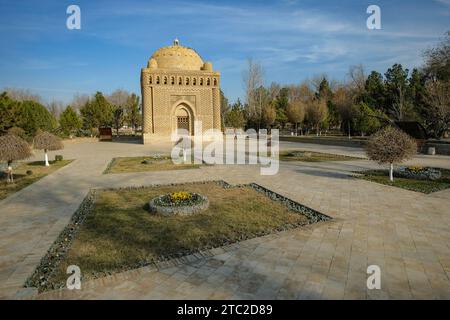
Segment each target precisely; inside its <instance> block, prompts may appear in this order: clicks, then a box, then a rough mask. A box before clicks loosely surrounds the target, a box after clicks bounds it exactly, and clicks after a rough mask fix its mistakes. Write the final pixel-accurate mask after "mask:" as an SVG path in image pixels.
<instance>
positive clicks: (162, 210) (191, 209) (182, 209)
mask: <svg viewBox="0 0 450 320" xmlns="http://www.w3.org/2000/svg"><path fill="white" fill-rule="evenodd" d="M194 194H195V195H196V196H198V197H200V198H201V201H200V202H199V203H197V204H193V205H185V206H183V205H160V204H158V202H160V200H161V198H163V197H166V196H167V195H166V194H165V195H162V196H159V197H156V198H153V199H152V200H151V201H150V202H149V203H148V207H149V211H150V212H152V213H159V214H161V215H163V216H171V215H182V216H188V215H191V214H194V213H197V212H199V211H203V210H205V209H208V207H209V200H208V198H207V197H205V196H203V195H200V194H198V193H194Z"/></svg>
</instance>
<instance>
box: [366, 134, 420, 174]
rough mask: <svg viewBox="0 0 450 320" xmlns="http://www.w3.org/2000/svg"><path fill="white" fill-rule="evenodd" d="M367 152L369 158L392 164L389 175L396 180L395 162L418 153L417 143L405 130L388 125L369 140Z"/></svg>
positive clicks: (380, 162)
mask: <svg viewBox="0 0 450 320" xmlns="http://www.w3.org/2000/svg"><path fill="white" fill-rule="evenodd" d="M366 152H367V156H368V157H369V159H371V160H374V161H377V162H378V163H379V164H386V163H388V164H389V165H390V170H389V177H390V180H391V181H394V163H400V162H403V161H405V160H407V159H410V158H411V157H412V156H414V155H415V154H416V153H417V143H416V141H415V140H414V139H413V138H411V137H410V136H409V135H407V134H406V133H404V132H403V131H401V130H399V129H397V128H394V127H392V126H387V127H385V128H384V129H382V130H380V131H378V132H377V133H376V134H375V135H373V137H372V138H371V139H370V140H369V141H368V143H367V146H366Z"/></svg>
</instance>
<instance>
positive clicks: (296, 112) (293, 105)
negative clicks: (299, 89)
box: [286, 98, 306, 135]
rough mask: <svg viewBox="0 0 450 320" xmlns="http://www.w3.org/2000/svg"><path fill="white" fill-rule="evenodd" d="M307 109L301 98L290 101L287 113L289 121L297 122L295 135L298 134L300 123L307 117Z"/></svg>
mask: <svg viewBox="0 0 450 320" xmlns="http://www.w3.org/2000/svg"><path fill="white" fill-rule="evenodd" d="M305 109H306V107H305V104H304V103H303V102H302V101H301V100H300V98H297V99H296V100H294V101H293V102H290V103H289V105H288V107H287V109H286V115H287V117H288V119H289V121H290V122H291V123H293V124H295V135H297V134H298V124H299V123H300V122H303V120H304V119H305ZM302 134H303V132H302Z"/></svg>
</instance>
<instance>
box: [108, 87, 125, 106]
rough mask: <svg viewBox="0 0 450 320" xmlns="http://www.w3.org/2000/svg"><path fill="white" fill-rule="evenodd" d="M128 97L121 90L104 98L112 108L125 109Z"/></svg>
mask: <svg viewBox="0 0 450 320" xmlns="http://www.w3.org/2000/svg"><path fill="white" fill-rule="evenodd" d="M129 97H130V93H129V92H128V91H125V90H123V89H116V90H114V91H113V92H112V93H111V94H110V95H108V96H106V100H108V102H109V103H110V104H112V105H114V106H120V107H125V105H126V104H127V102H128V99H129Z"/></svg>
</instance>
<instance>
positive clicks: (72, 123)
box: [59, 106, 82, 134]
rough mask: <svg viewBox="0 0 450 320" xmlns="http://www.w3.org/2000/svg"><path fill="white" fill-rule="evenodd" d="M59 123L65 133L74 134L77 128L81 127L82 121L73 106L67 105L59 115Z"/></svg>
mask: <svg viewBox="0 0 450 320" xmlns="http://www.w3.org/2000/svg"><path fill="white" fill-rule="evenodd" d="M59 124H60V126H61V129H62V130H63V132H64V133H65V134H73V133H74V132H75V131H76V130H79V129H81V125H82V121H81V118H80V116H78V114H77V113H76V112H75V111H74V110H73V108H72V107H71V106H67V108H66V109H65V110H64V111H63V112H62V113H61V115H60V117H59Z"/></svg>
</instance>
